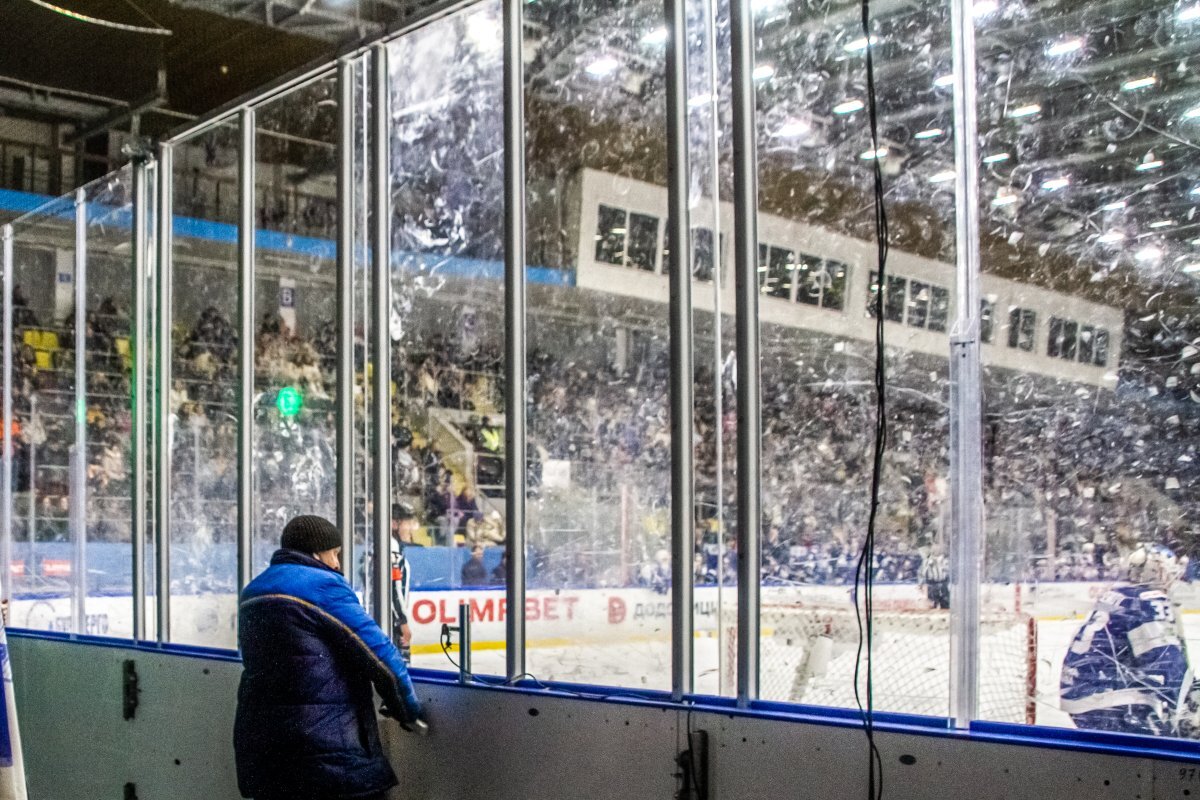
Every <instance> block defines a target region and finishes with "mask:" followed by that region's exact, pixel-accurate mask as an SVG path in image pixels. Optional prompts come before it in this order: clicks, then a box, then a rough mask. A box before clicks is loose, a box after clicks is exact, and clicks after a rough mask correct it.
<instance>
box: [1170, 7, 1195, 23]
mask: <svg viewBox="0 0 1200 800" xmlns="http://www.w3.org/2000/svg"><path fill="white" fill-rule="evenodd" d="M1175 19H1177V20H1179V21H1180V22H1195V21H1196V20H1198V19H1200V6H1188V7H1187V8H1182V9H1180V10H1179V13H1178V14H1177V15H1176V16H1175Z"/></svg>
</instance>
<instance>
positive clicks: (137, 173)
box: [129, 160, 150, 640]
mask: <svg viewBox="0 0 1200 800" xmlns="http://www.w3.org/2000/svg"><path fill="white" fill-rule="evenodd" d="M148 169H149V167H148V166H147V164H146V162H145V161H144V160H139V161H137V162H135V163H134V165H133V330H132V331H131V335H130V337H129V341H130V342H131V343H132V345H133V346H132V348H131V349H132V351H133V387H132V393H133V397H132V401H133V402H132V406H133V407H132V411H133V420H132V423H133V426H132V427H133V431H132V438H133V441H132V449H133V489H132V491H131V506H132V508H131V512H130V520H129V521H130V543H131V545H132V547H131V548H130V553H131V557H132V558H133V565H132V568H133V571H132V572H131V573H130V574H131V575H132V577H133V638H134V639H135V640H141V639H145V638H146V549H145V548H146V499H147V498H146V472H147V461H148V459H147V455H148V453H147V452H146V448H147V445H148V444H149V442H148V440H147V436H146V431H147V428H148V426H147V424H146V408H147V403H146V382H147V381H146V370H147V368H148V363H147V359H146V339H147V337H146V333H147V331H146V320H147V318H148V313H147V298H146V280H147V267H148V263H147V256H148V255H149V254H148V253H147V248H148V247H149V244H150V230H149V223H150V209H149V207H148V199H149V196H150V193H149V192H148V191H147V189H148V188H149V187H148V184H147V180H148V175H147V171H148Z"/></svg>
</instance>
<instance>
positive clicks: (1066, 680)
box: [1060, 544, 1200, 737]
mask: <svg viewBox="0 0 1200 800" xmlns="http://www.w3.org/2000/svg"><path fill="white" fill-rule="evenodd" d="M1123 561H1124V565H1123V566H1124V570H1123V572H1124V576H1125V581H1124V582H1121V583H1117V584H1115V585H1113V586H1112V587H1111V588H1109V589H1108V590H1107V591H1106V592H1105V593H1104V594H1103V595H1101V597H1100V599H1099V600H1098V601H1097V602H1096V605H1095V607H1094V608H1093V609H1092V613H1091V616H1089V617H1088V619H1087V621H1086V622H1085V623H1084V624H1083V627H1081V628H1080V629H1079V632H1078V633H1076V634H1075V638H1074V639H1073V640H1072V642H1071V646H1070V647H1069V648H1068V649H1067V655H1066V657H1065V658H1064V660H1063V668H1062V681H1061V685H1060V702H1061V707H1062V710H1063V711H1065V712H1067V713H1068V714H1070V715H1071V719H1072V721H1074V723H1075V725H1076V726H1077V727H1080V728H1090V729H1092V730H1102V731H1113V732H1120V733H1140V734H1148V735H1153V736H1185V737H1196V736H1198V735H1200V734H1198V733H1197V730H1196V725H1197V707H1196V701H1197V696H1196V695H1195V694H1194V692H1193V682H1192V669H1191V666H1190V665H1189V664H1188V655H1187V640H1186V639H1185V638H1184V635H1183V627H1182V623H1181V621H1180V620H1179V618H1178V615H1177V614H1176V612H1175V605H1174V603H1173V602H1172V600H1171V597H1170V591H1171V587H1172V586H1173V585H1174V584H1175V582H1176V581H1177V580H1178V579H1179V577H1180V576H1181V575H1182V574H1183V572H1184V566H1185V562H1183V561H1181V560H1180V559H1178V558H1176V557H1175V554H1174V553H1173V552H1172V551H1171V550H1170V549H1168V548H1167V547H1164V546H1162V545H1156V544H1155V545H1145V544H1139V545H1138V546H1137V547H1136V548H1135V549H1134V550H1133V551H1132V552H1130V553H1129V554H1128V556H1126V557H1125V559H1123Z"/></svg>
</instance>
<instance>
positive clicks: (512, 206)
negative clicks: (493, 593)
mask: <svg viewBox="0 0 1200 800" xmlns="http://www.w3.org/2000/svg"><path fill="white" fill-rule="evenodd" d="M503 14H504V32H503V36H504V331H505V342H504V344H505V359H504V381H505V382H504V434H505V443H504V450H505V453H506V458H507V462H508V463H507V469H505V471H504V528H505V547H506V548H507V553H508V565H507V572H506V575H505V594H506V597H507V602H508V616H507V617H506V618H505V626H504V633H505V656H506V663H505V666H506V671H507V674H508V679H509V680H510V681H515V680H517V679H518V678H520V676H521V675H523V674H524V673H525V496H526V478H527V476H526V470H527V466H526V452H525V451H526V441H525V284H526V276H525V61H524V58H525V55H524V52H525V51H524V3H523V2H522V0H504V8H503Z"/></svg>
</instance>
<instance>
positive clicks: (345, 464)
mask: <svg viewBox="0 0 1200 800" xmlns="http://www.w3.org/2000/svg"><path fill="white" fill-rule="evenodd" d="M354 78H355V74H354V62H353V61H351V60H350V59H348V58H347V59H342V60H341V61H339V62H338V71H337V80H338V140H337V152H338V173H337V207H338V214H337V226H338V228H337V237H338V238H337V288H336V296H337V331H338V343H337V417H336V418H337V525H338V530H340V531H341V532H342V571H343V572H344V573H345V575H346V578H347V579H348V580H353V575H354V565H355V564H356V563H357V562H356V561H355V558H354V112H355V103H354Z"/></svg>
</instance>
